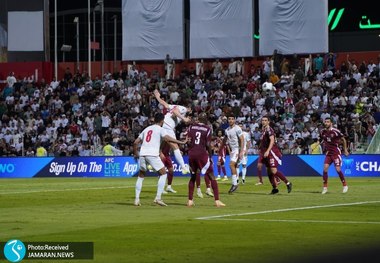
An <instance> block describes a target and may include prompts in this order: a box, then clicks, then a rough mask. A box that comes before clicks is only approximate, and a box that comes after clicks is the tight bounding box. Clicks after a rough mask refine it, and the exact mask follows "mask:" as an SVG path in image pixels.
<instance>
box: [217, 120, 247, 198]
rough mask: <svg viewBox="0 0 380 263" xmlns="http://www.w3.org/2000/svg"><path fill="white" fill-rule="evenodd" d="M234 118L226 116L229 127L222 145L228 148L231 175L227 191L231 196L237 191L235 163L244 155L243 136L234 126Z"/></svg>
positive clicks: (239, 129) (236, 126) (238, 128)
mask: <svg viewBox="0 0 380 263" xmlns="http://www.w3.org/2000/svg"><path fill="white" fill-rule="evenodd" d="M235 121H236V119H235V116H234V115H230V116H228V124H229V127H228V128H227V129H226V136H225V137H224V140H223V143H222V144H224V143H227V144H228V146H229V148H230V151H229V152H230V169H231V175H232V186H231V188H230V190H229V191H228V193H229V194H232V193H233V192H235V191H236V190H237V189H238V177H237V172H236V168H237V163H238V161H239V160H241V159H242V158H243V155H244V149H243V145H244V135H243V131H242V130H241V128H240V127H239V126H238V125H236V124H235Z"/></svg>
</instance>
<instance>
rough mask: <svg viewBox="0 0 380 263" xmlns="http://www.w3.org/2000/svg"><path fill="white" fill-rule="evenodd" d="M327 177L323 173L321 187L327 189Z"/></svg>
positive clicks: (325, 173)
mask: <svg viewBox="0 0 380 263" xmlns="http://www.w3.org/2000/svg"><path fill="white" fill-rule="evenodd" d="M328 178H329V176H328V175H327V172H323V187H327V179H328Z"/></svg>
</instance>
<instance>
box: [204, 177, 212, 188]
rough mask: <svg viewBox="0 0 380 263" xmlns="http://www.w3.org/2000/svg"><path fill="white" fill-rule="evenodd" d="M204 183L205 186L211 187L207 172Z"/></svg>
mask: <svg viewBox="0 0 380 263" xmlns="http://www.w3.org/2000/svg"><path fill="white" fill-rule="evenodd" d="M205 183H206V187H207V188H210V187H211V180H210V177H209V176H208V175H207V174H206V175H205Z"/></svg>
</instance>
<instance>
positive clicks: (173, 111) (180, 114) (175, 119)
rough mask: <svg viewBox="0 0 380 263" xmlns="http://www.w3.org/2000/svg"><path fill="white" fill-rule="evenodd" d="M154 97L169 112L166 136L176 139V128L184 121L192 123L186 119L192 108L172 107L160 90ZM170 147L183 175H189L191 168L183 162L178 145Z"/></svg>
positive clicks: (166, 115) (166, 121) (164, 126)
mask: <svg viewBox="0 0 380 263" xmlns="http://www.w3.org/2000/svg"><path fill="white" fill-rule="evenodd" d="M154 96H155V97H156V99H157V101H158V102H159V103H160V104H161V105H162V106H164V107H165V109H166V110H167V112H166V114H165V119H164V124H163V126H162V127H163V128H164V130H165V131H166V134H168V135H169V136H171V137H173V138H176V135H175V128H176V126H177V125H178V123H179V122H180V121H183V122H185V123H190V121H191V119H190V118H188V117H186V113H191V107H184V106H180V105H172V104H168V103H166V102H165V101H164V100H163V99H162V98H161V95H160V93H159V91H158V90H154ZM170 147H171V148H172V150H173V154H174V157H175V159H176V160H177V162H178V163H179V165H180V166H181V169H182V173H183V174H187V173H189V167H188V166H187V165H186V164H185V161H184V160H183V157H182V154H181V151H180V150H179V147H178V144H177V143H173V142H171V143H170Z"/></svg>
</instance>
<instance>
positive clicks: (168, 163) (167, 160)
mask: <svg viewBox="0 0 380 263" xmlns="http://www.w3.org/2000/svg"><path fill="white" fill-rule="evenodd" d="M170 150H171V147H170V144H168V143H166V142H162V144H161V152H160V157H161V160H162V162H163V163H164V165H165V167H166V169H167V170H168V186H167V187H166V191H164V192H163V193H167V192H170V193H174V194H175V193H177V191H175V190H174V189H173V188H172V183H173V175H174V169H173V162H172V158H171V157H170Z"/></svg>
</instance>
